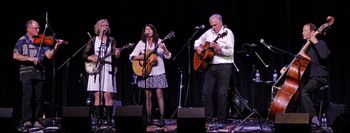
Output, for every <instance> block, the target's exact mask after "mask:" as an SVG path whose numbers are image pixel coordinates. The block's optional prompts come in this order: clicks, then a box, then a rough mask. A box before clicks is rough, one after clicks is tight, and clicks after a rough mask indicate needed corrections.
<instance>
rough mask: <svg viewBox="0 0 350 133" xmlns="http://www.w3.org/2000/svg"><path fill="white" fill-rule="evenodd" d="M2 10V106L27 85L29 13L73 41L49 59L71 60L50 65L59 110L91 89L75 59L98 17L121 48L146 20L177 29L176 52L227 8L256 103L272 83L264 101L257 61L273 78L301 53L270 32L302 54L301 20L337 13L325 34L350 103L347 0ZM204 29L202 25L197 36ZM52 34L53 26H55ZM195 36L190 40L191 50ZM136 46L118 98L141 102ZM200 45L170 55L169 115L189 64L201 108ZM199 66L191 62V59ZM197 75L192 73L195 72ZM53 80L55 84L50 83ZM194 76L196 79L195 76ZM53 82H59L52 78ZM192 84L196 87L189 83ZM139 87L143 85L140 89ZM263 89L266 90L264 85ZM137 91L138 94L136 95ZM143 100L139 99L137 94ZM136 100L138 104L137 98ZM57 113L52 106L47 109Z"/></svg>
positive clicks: (35, 0)
mask: <svg viewBox="0 0 350 133" xmlns="http://www.w3.org/2000/svg"><path fill="white" fill-rule="evenodd" d="M6 3H8V4H2V6H4V7H7V8H6V9H5V8H2V9H1V10H2V11H1V14H2V15H1V16H2V17H1V18H2V19H1V21H2V22H3V24H2V32H3V33H2V37H1V38H2V39H1V40H2V41H3V43H2V45H1V47H2V48H1V52H0V54H1V56H0V57H1V61H0V62H1V64H2V65H1V66H2V68H3V71H2V75H1V80H0V83H1V84H0V106H5V107H8V106H10V107H16V108H19V107H20V99H21V89H20V85H19V82H18V74H17V73H18V70H17V69H18V64H17V63H16V62H15V61H14V60H13V59H12V50H13V47H14V45H15V43H16V41H17V39H18V38H19V37H20V36H22V35H24V34H25V23H26V21H28V20H29V19H35V20H37V21H38V22H39V23H40V25H41V32H42V31H43V28H44V25H45V12H46V11H47V12H48V18H49V24H50V26H51V28H52V30H53V32H55V33H56V34H57V38H60V39H64V40H67V41H69V44H68V45H66V46H63V47H61V48H60V49H59V50H58V51H57V56H56V58H55V60H54V62H49V63H48V64H47V65H48V66H50V65H51V66H52V64H53V65H54V66H55V68H56V69H58V68H59V67H60V66H61V65H62V64H63V63H64V62H65V61H66V60H67V59H69V62H68V63H67V64H65V65H63V67H61V68H60V69H58V70H56V71H55V76H54V77H55V78H52V75H53V74H54V73H53V72H52V70H53V69H51V68H49V69H48V79H49V82H48V84H47V88H46V90H45V94H46V98H45V101H46V103H47V104H49V103H51V102H53V103H54V104H57V107H58V109H56V110H59V107H60V106H61V105H72V106H74V105H84V102H85V98H86V97H87V96H88V93H87V92H86V91H85V85H86V84H85V83H84V80H83V79H84V78H83V77H84V76H83V75H84V74H85V73H84V72H85V70H84V62H83V60H82V59H81V54H80V53H78V54H77V55H76V56H74V57H71V56H72V55H73V54H74V53H75V52H76V51H77V50H78V49H79V48H81V47H82V46H83V45H84V44H85V43H86V42H87V41H88V39H89V36H88V35H87V32H90V33H91V34H93V25H94V24H95V23H96V21H97V20H99V19H102V18H106V19H108V20H109V21H110V27H111V29H112V36H113V37H115V38H116V39H117V43H118V47H121V46H123V45H125V44H126V43H129V42H133V43H136V42H137V41H138V40H139V39H140V36H141V31H142V28H143V26H144V25H145V24H146V23H152V24H154V25H155V26H156V28H157V29H158V33H159V34H160V37H161V38H162V37H165V36H166V34H167V33H169V31H171V30H172V31H174V32H176V37H175V38H174V39H172V40H170V41H168V42H167V43H166V44H167V47H168V48H169V50H170V51H171V52H172V53H173V57H174V56H175V55H177V53H178V52H179V51H180V49H181V48H182V47H183V46H184V45H185V43H186V41H187V40H188V39H189V38H190V37H191V36H192V34H193V33H194V27H195V26H198V25H202V24H204V25H205V26H206V27H207V28H206V29H208V27H210V25H209V24H208V18H209V16H210V15H211V14H213V13H220V14H221V15H222V16H223V21H224V23H225V24H226V25H227V26H228V27H229V28H230V29H231V30H232V31H233V32H234V35H235V51H236V53H235V61H236V63H237V65H238V68H239V69H240V72H235V75H236V78H235V80H234V81H235V86H236V88H237V89H238V90H239V91H240V92H241V94H242V96H243V97H244V98H246V99H248V101H249V103H250V104H251V105H252V103H254V102H253V101H264V102H268V101H267V100H266V97H268V96H267V95H268V92H269V91H270V88H269V87H263V89H264V90H262V91H264V92H267V93H266V95H263V96H262V97H263V99H264V100H260V99H257V98H258V97H257V96H258V95H259V96H261V95H260V94H262V93H256V92H255V91H254V90H256V88H257V87H255V86H254V84H252V80H251V79H252V77H251V73H252V72H251V71H252V66H255V68H257V69H260V71H261V73H262V79H263V80H265V81H268V80H271V78H272V74H271V73H272V71H273V70H274V69H277V70H279V69H280V68H281V67H282V66H284V65H286V64H288V63H290V62H291V61H292V59H293V58H294V57H292V56H288V55H285V54H277V53H273V52H271V51H269V50H268V49H267V48H266V47H264V46H263V45H261V44H260V43H259V40H260V39H261V38H263V39H264V40H265V41H266V42H267V43H269V44H271V45H273V46H275V47H278V48H281V49H284V50H286V51H289V52H291V53H293V54H296V53H297V52H298V51H299V50H300V48H301V46H302V44H304V43H305V42H304V40H302V35H301V32H302V26H303V24H305V23H307V22H313V23H315V24H316V25H317V26H320V25H321V24H323V23H325V22H326V17H327V16H334V18H335V23H334V25H333V26H332V28H331V30H330V31H329V32H328V33H327V35H326V36H323V37H322V39H324V40H326V41H327V43H328V46H329V48H330V49H331V51H332V54H331V56H330V59H331V64H330V74H331V75H330V81H331V83H330V84H331V90H330V95H331V100H332V101H334V102H335V103H339V104H346V105H349V101H350V99H349V97H350V96H349V94H350V93H349V88H350V84H349V82H348V81H349V80H350V76H349V75H350V72H349V71H348V70H347V68H349V63H347V61H348V59H346V58H348V57H349V56H350V47H349V46H347V40H348V38H347V32H348V31H349V28H348V25H347V24H349V17H350V10H349V8H348V5H347V4H345V3H346V2H345V1H341V0H332V1H330V0H303V1H296V0H284V1H280V0H271V1H266V0H245V1H237V0H186V1H181V0H180V1H178V0H176V1H175V0H174V1H168V0H159V1H158V0H148V1H142V0H125V1H113V3H112V1H104V0H101V1H92V0H86V1H72V0H59V1H58V0H57V1H39V0H30V1H28V0H12V1H7V2H6ZM204 31H205V30H202V31H199V32H198V34H197V35H195V36H194V39H196V38H198V37H199V35H200V34H202V33H203V32H204ZM48 34H52V31H48ZM193 41H194V40H190V45H191V49H193V46H192V45H193ZM244 43H255V44H257V45H258V46H257V47H256V48H255V50H256V52H258V54H259V55H260V56H261V57H262V59H263V60H264V61H265V62H266V63H267V64H268V65H269V67H268V68H264V67H263V65H261V62H259V61H258V60H256V58H255V57H254V55H253V54H249V56H247V54H246V49H244V47H243V46H242V45H243V44H244ZM130 52H131V50H126V51H124V52H123V53H122V56H121V58H120V59H119V60H118V61H119V62H118V63H117V66H118V70H119V71H118V76H117V77H118V81H117V82H118V87H119V93H118V95H119V97H120V98H121V100H122V102H123V104H135V100H134V99H133V96H135V94H134V93H133V90H134V89H133V87H132V85H131V82H132V76H131V75H132V68H131V63H130V61H129V60H128V55H129V53H130ZM192 56H193V51H192V50H191V51H190V54H189V55H188V52H187V48H185V49H184V51H182V52H181V53H180V54H179V56H178V57H177V58H176V60H174V59H173V58H171V59H170V60H166V61H165V64H166V71H167V76H168V81H169V84H170V86H169V88H167V89H166V90H165V94H164V95H165V101H166V114H167V116H170V115H171V114H172V112H173V111H174V110H175V109H176V108H177V106H178V90H179V82H180V80H179V71H178V68H183V69H184V74H185V75H184V77H185V78H184V80H183V83H184V89H183V92H182V106H201V95H200V93H201V83H202V75H201V73H198V72H194V71H193V69H192V68H191V69H190V71H188V59H190V61H191V62H192ZM191 65H192V64H191ZM189 73H190V75H188V74H189ZM52 79H54V80H53V81H55V82H51V81H52ZM189 81H190V82H189ZM52 83H54V84H52ZM188 83H189V86H190V87H187V84H188ZM136 91H137V89H136ZM260 91H261V90H260ZM136 95H138V93H136ZM136 101H137V100H136ZM136 103H137V102H136ZM48 112H50V111H48Z"/></svg>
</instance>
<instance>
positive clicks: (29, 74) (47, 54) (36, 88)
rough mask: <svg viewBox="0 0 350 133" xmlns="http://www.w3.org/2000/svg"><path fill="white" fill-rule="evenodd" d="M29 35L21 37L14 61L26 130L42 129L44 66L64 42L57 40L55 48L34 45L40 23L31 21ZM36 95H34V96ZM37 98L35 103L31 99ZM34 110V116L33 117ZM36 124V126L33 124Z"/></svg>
mask: <svg viewBox="0 0 350 133" xmlns="http://www.w3.org/2000/svg"><path fill="white" fill-rule="evenodd" d="M26 30H27V33H26V34H25V35H24V36H22V37H20V38H19V39H18V41H17V43H16V46H15V48H14V50H13V59H15V60H17V61H19V64H20V67H19V78H20V79H19V80H20V81H21V83H22V118H21V124H20V126H21V125H22V124H23V125H22V126H23V127H25V128H30V127H32V126H34V127H36V128H40V127H41V124H40V123H39V118H40V117H41V115H42V104H43V103H42V101H43V100H42V98H43V97H42V93H43V89H44V82H45V71H44V70H45V68H44V66H43V65H42V63H43V62H44V61H46V59H52V57H53V56H54V54H55V50H56V49H57V48H58V47H59V46H60V45H61V44H62V42H63V40H57V42H56V45H55V46H54V47H53V48H50V47H49V46H47V45H45V44H39V45H38V44H34V43H33V40H34V37H36V36H38V33H39V31H40V26H39V23H38V22H37V21H35V20H29V21H27V23H26ZM33 93H34V94H33ZM33 95H34V96H35V98H34V101H35V103H31V99H32V97H33ZM32 108H34V109H35V110H34V111H35V112H34V116H32ZM32 122H34V124H32Z"/></svg>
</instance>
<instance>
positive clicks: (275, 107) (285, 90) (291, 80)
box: [268, 16, 334, 120]
mask: <svg viewBox="0 0 350 133" xmlns="http://www.w3.org/2000/svg"><path fill="white" fill-rule="evenodd" d="M333 23H334V18H333V17H332V16H328V17H327V23H324V24H322V25H321V26H320V27H319V28H318V29H317V31H316V32H315V36H316V35H318V34H325V29H326V28H327V29H328V28H329V27H330V26H331V25H332V24H333ZM310 44H311V42H310V41H309V40H308V41H307V42H306V44H305V45H304V46H303V47H302V49H301V50H300V51H299V53H298V54H297V55H296V57H295V58H294V59H293V60H292V62H291V63H290V64H289V66H288V67H287V71H285V72H284V73H283V74H282V75H281V76H280V77H279V78H278V80H277V81H276V82H275V83H274V84H273V85H272V87H273V88H272V89H275V88H276V89H277V90H278V91H277V92H276V94H275V97H274V99H273V101H272V102H271V107H270V109H269V114H268V119H270V120H271V119H274V118H275V116H276V114H277V113H284V112H285V111H286V109H287V106H288V105H289V103H290V100H291V99H292V97H293V96H294V95H297V93H298V89H299V88H301V87H302V84H301V83H302V82H303V74H304V72H305V71H306V70H307V66H308V64H309V63H310V61H311V58H310V57H309V56H308V55H307V54H306V53H307V51H308V49H309V46H310ZM282 77H285V81H284V83H283V84H282V85H281V86H277V84H278V83H280V80H281V79H282Z"/></svg>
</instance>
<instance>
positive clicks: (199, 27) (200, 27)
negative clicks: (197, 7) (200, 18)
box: [194, 25, 205, 30]
mask: <svg viewBox="0 0 350 133" xmlns="http://www.w3.org/2000/svg"><path fill="white" fill-rule="evenodd" d="M204 28H205V26H204V25H200V26H196V27H195V28H194V29H196V30H199V29H204Z"/></svg>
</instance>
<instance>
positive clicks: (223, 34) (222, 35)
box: [218, 30, 227, 38]
mask: <svg viewBox="0 0 350 133" xmlns="http://www.w3.org/2000/svg"><path fill="white" fill-rule="evenodd" d="M226 35H227V30H225V31H224V32H223V33H221V34H219V36H218V37H219V38H222V37H224V36H226Z"/></svg>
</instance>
